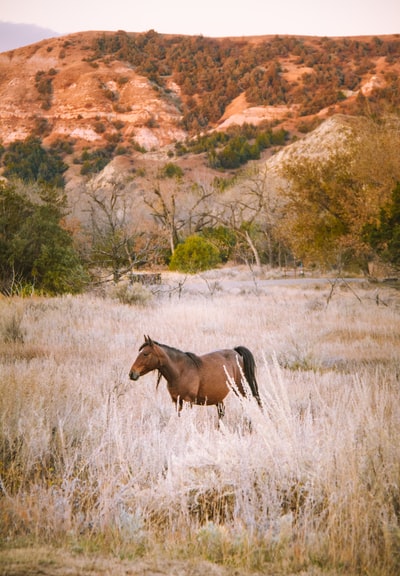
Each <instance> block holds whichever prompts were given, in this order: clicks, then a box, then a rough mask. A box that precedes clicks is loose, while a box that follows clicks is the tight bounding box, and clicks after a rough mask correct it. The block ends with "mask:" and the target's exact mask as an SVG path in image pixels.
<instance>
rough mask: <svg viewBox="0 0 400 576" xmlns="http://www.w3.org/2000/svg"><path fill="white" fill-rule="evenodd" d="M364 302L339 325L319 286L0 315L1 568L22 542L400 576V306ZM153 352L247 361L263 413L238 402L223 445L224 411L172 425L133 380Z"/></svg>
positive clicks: (350, 297) (74, 304) (163, 404)
mask: <svg viewBox="0 0 400 576" xmlns="http://www.w3.org/2000/svg"><path fill="white" fill-rule="evenodd" d="M200 282H201V279H200ZM256 288H257V289H256ZM354 290H355V291H356V293H357V296H358V297H359V298H360V299H361V302H360V301H359V300H358V299H357V298H356V297H355V295H354V293H353V292H352V291H351V290H349V289H346V287H345V286H344V287H343V288H342V289H340V290H338V291H337V292H335V294H334V295H333V297H332V298H331V299H330V301H329V305H327V299H328V296H329V293H330V286H329V284H325V285H313V284H312V283H311V284H306V285H304V286H300V287H299V286H274V285H270V286H268V287H264V288H263V289H262V290H260V289H259V287H254V289H253V288H251V287H249V286H247V287H246V289H245V290H235V291H233V290H230V291H226V290H224V289H219V290H215V291H212V292H211V291H210V290H209V286H208V287H207V286H206V289H205V290H203V292H201V293H195V292H194V291H190V290H186V291H185V289H184V290H183V291H182V293H181V295H180V297H179V295H178V292H172V294H171V296H170V297H169V296H168V295H165V294H164V295H158V296H155V297H154V298H153V299H152V300H146V303H145V305H137V306H135V305H130V306H129V305H123V304H120V303H119V302H118V301H117V300H114V299H110V298H99V297H94V296H90V295H86V296H80V297H64V298H54V299H45V298H37V299H36V298H33V299H27V300H8V299H4V300H1V301H0V318H1V322H0V362H1V364H0V370H1V380H0V542H2V547H3V552H2V553H1V554H2V556H1V555H0V566H1V558H3V560H4V558H5V556H4V555H5V554H8V555H9V554H10V551H9V549H12V548H13V547H17V546H18V545H21V542H22V543H24V545H25V544H29V545H30V546H32V545H36V546H45V545H52V546H58V547H61V548H62V549H64V550H69V551H75V552H77V551H81V552H82V553H83V552H85V553H89V552H91V551H92V552H93V551H95V552H97V553H100V552H101V553H102V554H111V555H114V556H115V557H117V558H124V559H125V560H126V559H134V558H139V557H150V556H152V555H153V556H154V557H157V558H159V557H163V558H167V559H168V561H172V559H175V560H176V561H179V562H183V561H185V560H186V559H188V561H189V559H190V561H191V562H192V563H193V561H194V559H197V560H198V561H199V562H211V563H213V565H216V564H218V565H220V566H221V569H222V568H223V569H224V570H229V569H232V570H233V569H234V568H237V569H239V570H240V571H241V573H245V572H246V571H251V570H259V571H263V573H267V572H268V570H270V571H271V572H273V571H274V570H276V571H278V572H279V573H281V574H289V573H291V572H296V571H299V570H304V571H308V573H309V574H311V573H313V574H314V573H317V572H315V571H319V570H322V571H328V570H330V571H334V572H331V573H335V574H339V573H343V574H357V573H365V574H370V575H378V574H379V575H388V576H390V575H393V576H395V575H396V574H398V573H399V571H400V524H399V523H400V490H399V484H400V448H399V447H400V402H399V400H400V398H399V396H400V391H399V374H400V347H399V341H400V298H399V297H398V295H397V293H396V292H394V291H391V290H389V289H387V290H386V291H383V292H382V291H381V293H380V305H379V306H378V305H377V303H376V299H375V297H374V294H375V292H374V290H375V288H373V287H369V286H367V285H361V284H359V285H357V286H355V287H354ZM382 302H384V303H385V304H386V305H382ZM143 334H149V335H150V336H152V337H153V338H154V339H156V340H158V341H160V342H163V343H166V344H170V345H172V346H175V347H177V348H180V349H183V350H185V351H193V352H197V353H205V352H207V351H210V350H213V349H216V348H219V347H234V346H237V345H245V346H247V347H248V348H250V349H251V350H252V351H253V353H254V355H255V358H256V361H257V364H258V381H259V386H260V393H261V397H262V399H263V402H264V405H265V411H264V413H261V412H260V411H259V410H258V408H257V405H256V404H255V402H252V401H250V400H249V401H248V400H244V401H239V399H238V398H236V397H235V396H233V395H232V396H230V397H229V398H228V401H227V409H226V418H225V421H224V423H223V425H222V426H221V428H220V429H218V427H217V414H216V410H215V408H213V407H209V408H205V407H195V408H193V409H190V408H187V409H184V411H183V413H182V415H181V417H178V416H177V414H176V413H175V411H174V407H173V404H172V402H171V400H170V398H169V395H168V393H167V390H166V387H165V383H164V382H163V381H162V383H161V385H160V387H159V390H158V391H157V392H156V390H155V384H156V375H155V374H149V375H147V376H145V377H143V378H141V379H139V381H137V382H130V381H129V379H128V372H129V368H130V365H131V363H132V361H133V360H134V358H135V356H136V353H137V349H138V347H139V345H140V344H141V343H142V341H143ZM4 562H5V560H4ZM206 566H208V568H207V570H208V573H211V571H210V564H206ZM207 570H206V571H207ZM5 573H7V572H5ZM16 573H17V572H16ZM99 573H101V571H100V569H99ZM114 573H115V574H116V573H117V572H116V571H115V570H114ZM220 573H221V574H222V572H220ZM304 573H305V572H304Z"/></svg>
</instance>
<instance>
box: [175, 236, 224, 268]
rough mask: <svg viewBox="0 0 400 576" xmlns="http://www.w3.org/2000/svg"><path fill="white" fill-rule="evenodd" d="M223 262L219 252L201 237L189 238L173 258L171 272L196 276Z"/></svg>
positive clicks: (179, 246) (178, 247)
mask: <svg viewBox="0 0 400 576" xmlns="http://www.w3.org/2000/svg"><path fill="white" fill-rule="evenodd" d="M220 262H221V256H220V253H219V250H218V249H217V248H216V247H215V246H214V245H213V244H211V242H209V241H208V240H206V239H205V238H202V237H201V236H189V237H188V238H187V239H186V240H185V242H183V244H179V245H178V246H177V247H176V249H175V252H174V253H173V255H172V257H171V261H170V264H169V268H170V270H178V271H179V272H188V273H189V274H195V273H196V272H201V271H203V270H209V269H210V268H214V267H215V266H217V265H218V264H220Z"/></svg>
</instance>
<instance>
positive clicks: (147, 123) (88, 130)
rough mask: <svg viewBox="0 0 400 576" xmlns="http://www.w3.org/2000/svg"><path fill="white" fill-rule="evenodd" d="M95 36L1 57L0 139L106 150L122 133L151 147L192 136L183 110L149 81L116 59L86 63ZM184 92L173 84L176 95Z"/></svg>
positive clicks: (40, 45) (84, 35) (79, 36)
mask: <svg viewBox="0 0 400 576" xmlns="http://www.w3.org/2000/svg"><path fill="white" fill-rule="evenodd" d="M93 35H94V33H82V34H75V35H72V36H68V37H62V38H56V39H54V38H53V39H50V40H44V41H42V42H39V43H37V44H34V45H32V46H28V47H24V48H20V49H18V50H14V51H11V52H6V53H3V54H1V55H0V134H1V139H2V141H3V143H4V144H8V143H9V142H12V141H14V140H21V139H24V138H26V137H27V136H29V135H30V134H32V132H36V133H40V135H41V136H44V140H45V141H46V140H47V141H48V142H50V141H52V140H54V139H56V138H64V137H69V138H73V139H74V140H76V141H78V142H81V143H82V145H84V144H85V143H86V144H88V145H90V144H92V145H93V144H94V145H101V144H103V143H107V141H109V140H112V139H113V137H114V138H115V137H116V135H117V134H118V135H119V138H121V139H122V141H129V140H132V139H134V140H135V142H136V143H137V144H138V145H139V146H143V147H145V148H146V149H151V148H153V147H156V148H157V147H160V146H165V145H168V144H169V143H171V142H173V141H175V140H180V139H183V138H185V137H186V133H185V132H184V131H183V130H182V129H181V128H179V120H180V113H179V111H178V109H177V108H176V106H174V105H172V104H168V103H167V102H166V101H165V100H163V99H160V98H159V97H158V96H157V93H156V91H155V90H154V88H153V87H152V85H151V83H150V81H149V80H148V78H145V77H144V76H140V75H138V74H137V73H135V71H134V70H132V69H131V67H129V66H128V65H124V64H123V63H122V62H118V61H114V62H110V63H107V64H106V63H104V62H99V63H96V65H95V66H93V65H92V64H91V63H89V62H87V61H85V56H86V55H87V50H88V48H89V45H90V41H91V38H92V36H93ZM174 89H175V90H177V87H174V86H171V90H174Z"/></svg>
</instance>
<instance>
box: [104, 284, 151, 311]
mask: <svg viewBox="0 0 400 576" xmlns="http://www.w3.org/2000/svg"><path fill="white" fill-rule="evenodd" d="M112 296H113V297H114V298H116V299H117V300H119V301H120V302H121V303H122V304H130V305H136V306H146V304H148V303H149V301H150V300H151V299H152V298H153V294H152V293H151V292H150V290H148V289H147V288H145V287H144V286H142V285H141V284H121V285H120V286H118V287H116V288H115V290H114V291H113V294H112Z"/></svg>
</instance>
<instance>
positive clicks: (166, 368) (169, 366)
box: [159, 349, 187, 382]
mask: <svg viewBox="0 0 400 576" xmlns="http://www.w3.org/2000/svg"><path fill="white" fill-rule="evenodd" d="M163 352H164V355H163V360H162V364H161V366H160V368H159V371H160V372H161V374H162V375H163V376H164V378H165V379H166V380H167V382H171V381H173V380H175V379H176V378H179V377H180V375H181V374H182V372H183V370H185V369H187V362H186V357H185V354H184V353H183V352H179V351H175V350H174V351H172V350H165V349H164V350H163ZM185 366H186V368H185Z"/></svg>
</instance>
